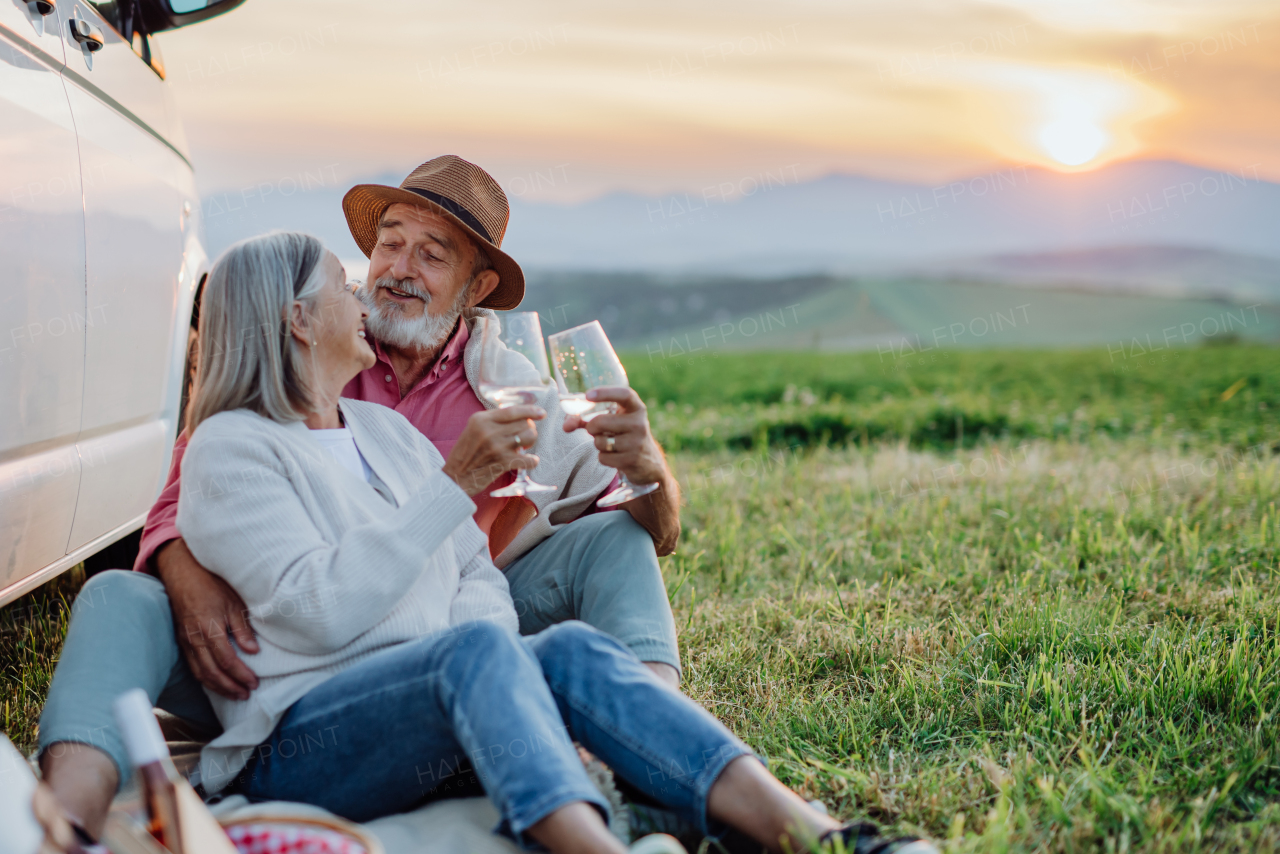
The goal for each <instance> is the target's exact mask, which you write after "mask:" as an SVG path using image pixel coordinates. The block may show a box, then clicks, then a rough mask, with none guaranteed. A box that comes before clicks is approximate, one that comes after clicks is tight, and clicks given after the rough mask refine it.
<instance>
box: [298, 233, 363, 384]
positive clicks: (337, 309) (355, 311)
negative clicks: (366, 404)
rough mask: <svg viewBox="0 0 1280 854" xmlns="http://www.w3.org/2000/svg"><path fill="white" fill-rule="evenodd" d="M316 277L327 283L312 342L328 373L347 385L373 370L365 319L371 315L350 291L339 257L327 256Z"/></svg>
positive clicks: (317, 303)
mask: <svg viewBox="0 0 1280 854" xmlns="http://www.w3.org/2000/svg"><path fill="white" fill-rule="evenodd" d="M315 275H318V276H324V277H325V283H324V286H323V287H322V288H321V289H320V292H319V293H318V294H316V297H315V302H314V303H313V305H312V313H313V314H312V325H311V330H312V333H313V335H312V338H313V340H314V341H315V342H316V343H315V345H314V346H313V349H314V350H315V354H316V356H317V357H318V358H319V360H320V361H321V363H322V364H323V365H324V372H325V373H326V374H327V375H328V376H329V377H331V378H332V380H333V381H334V382H337V381H338V380H341V382H342V384H343V385H346V383H347V382H348V381H349V380H351V379H352V378H353V377H354V376H355V375H356V374H358V373H360V372H361V371H363V370H364V369H365V368H371V367H373V363H374V361H375V357H374V355H373V348H371V347H370V346H369V342H368V341H366V340H365V338H364V335H365V331H364V319H365V318H366V317H368V316H369V311H368V309H366V308H365V307H364V303H362V302H361V301H360V299H359V297H357V296H356V295H355V293H354V291H352V290H351V289H350V288H348V287H347V273H346V271H345V270H343V269H342V264H341V262H339V261H338V256H336V255H334V254H333V253H332V252H325V254H324V260H323V261H321V262H320V267H319V268H318V269H317V271H316V273H315Z"/></svg>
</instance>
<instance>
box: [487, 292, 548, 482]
mask: <svg viewBox="0 0 1280 854" xmlns="http://www.w3.org/2000/svg"><path fill="white" fill-rule="evenodd" d="M476 323H477V325H480V324H483V326H482V328H481V329H479V330H477V331H479V332H480V335H481V340H480V394H482V395H484V397H485V399H486V400H488V401H490V402H491V403H493V405H494V406H497V407H498V408H499V409H506V408H507V407H509V406H517V405H519V404H522V403H523V404H536V403H537V402H538V401H539V400H541V399H542V396H543V395H544V394H546V393H547V390H548V389H550V388H551V370H550V368H548V367H547V348H546V346H545V345H544V344H543V343H542V325H541V324H540V323H539V322H538V313H537V312H536V311H513V312H510V313H508V314H507V315H506V316H505V317H504V318H503V319H502V320H499V319H498V318H496V317H480V318H478V319H477V321H476ZM516 452H517V453H520V454H523V453H524V448H522V447H520V446H519V445H517V446H516ZM555 488H556V487H554V486H547V485H546V484H542V483H535V482H534V480H533V478H531V477H529V472H528V471H527V470H526V469H520V471H519V473H518V474H517V475H516V479H515V482H514V483H512V484H511V485H510V486H504V487H502V488H501V489H495V490H494V491H493V492H490V493H489V494H490V495H492V496H493V497H494V498H507V497H508V496H512V495H526V494H528V493H530V492H549V491H552V490H554V489H555Z"/></svg>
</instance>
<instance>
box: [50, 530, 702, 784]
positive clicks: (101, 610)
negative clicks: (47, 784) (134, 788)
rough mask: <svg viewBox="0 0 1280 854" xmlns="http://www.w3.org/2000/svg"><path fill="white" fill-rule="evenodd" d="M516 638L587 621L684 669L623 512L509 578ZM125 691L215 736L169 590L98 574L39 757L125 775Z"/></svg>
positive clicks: (647, 562)
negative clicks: (82, 757) (58, 755)
mask: <svg viewBox="0 0 1280 854" xmlns="http://www.w3.org/2000/svg"><path fill="white" fill-rule="evenodd" d="M506 574H507V579H508V581H509V582H510V584H511V596H512V599H514V600H515V604H516V612H517V613H518V614H520V629H521V632H522V633H525V634H530V633H533V632H537V631H540V630H541V629H543V628H546V627H547V626H548V625H551V624H553V623H558V622H563V621H565V620H570V619H578V620H582V621H584V622H586V623H589V624H590V625H593V626H595V627H597V628H599V629H601V630H602V631H604V632H607V633H609V634H611V635H613V636H614V637H618V638H620V639H621V640H622V641H623V643H625V644H627V645H628V646H629V647H631V649H633V650H634V651H635V652H636V653H637V654H638V655H639V656H640V657H641V659H642V660H645V661H661V662H664V663H666V664H670V665H672V666H673V667H676V668H679V665H680V656H679V651H678V649H677V647H676V633H675V621H674V620H673V618H672V616H671V606H670V604H669V603H668V601H667V591H666V587H665V585H664V584H663V581H662V575H661V572H660V571H659V569H658V560H657V558H656V557H655V555H654V550H653V541H652V540H651V539H650V538H649V535H648V533H647V532H646V531H645V530H644V529H643V528H642V527H640V525H638V524H637V523H636V522H635V520H633V519H632V518H631V516H630V514H628V513H625V512H617V511H615V512H609V513H599V514H596V515H593V516H587V517H586V518H583V519H579V520H578V521H576V522H573V523H572V524H569V525H566V526H565V527H563V528H561V529H560V530H559V531H557V532H556V533H555V534H554V535H553V536H551V537H549V538H548V539H546V540H544V541H543V542H541V543H539V544H538V545H537V547H535V548H533V549H531V550H530V551H529V553H528V554H526V555H524V556H523V557H521V558H520V559H519V560H517V561H514V562H513V563H512V564H511V565H509V566H508V567H507V569H506ZM131 688H142V689H143V690H145V691H146V692H147V696H148V697H150V698H151V702H152V703H154V704H155V705H156V706H157V707H159V708H161V709H164V710H165V711H167V712H170V713H172V714H174V715H177V716H179V717H181V718H185V719H187V720H188V721H191V722H192V723H194V724H197V725H201V726H204V727H207V728H212V729H214V730H215V731H217V730H219V729H220V728H221V727H220V726H219V724H218V720H217V718H216V717H215V716H214V714H213V709H212V707H211V706H210V705H209V701H208V698H206V697H205V694H204V689H202V688H201V687H200V684H199V683H198V682H197V681H196V679H195V677H194V676H192V675H191V671H190V670H189V669H188V668H187V664H186V661H184V660H183V658H182V655H181V653H180V652H179V649H178V644H177V642H176V641H175V640H174V636H173V616H172V613H171V612H170V610H169V598H168V597H167V596H166V595H165V592H164V585H162V584H161V583H160V582H159V581H158V580H157V579H155V578H153V577H151V576H149V575H144V574H142V573H138V572H127V571H121V570H112V571H109V572H104V573H101V574H100V575H96V576H94V577H93V578H91V579H89V581H88V582H87V583H86V584H85V586H84V588H83V589H82V590H81V591H80V595H79V596H78V597H76V602H75V605H74V607H73V609H72V616H71V625H70V626H69V627H68V629H67V639H66V642H65V643H64V644H63V647H62V654H61V657H60V659H59V662H58V668H57V670H56V671H55V673H54V677H53V684H52V685H50V686H49V697H48V699H47V701H46V702H45V707H44V713H43V714H42V715H41V716H40V750H41V751H44V750H46V749H48V748H49V746H50V745H55V746H54V748H53V750H54V751H55V752H62V751H74V750H79V749H81V748H80V747H79V745H82V744H89V745H92V746H94V747H96V748H98V749H100V750H102V751H104V752H106V753H107V754H108V755H109V756H110V757H111V758H112V759H113V760H114V761H115V763H116V767H117V768H118V769H119V771H120V783H121V785H123V784H124V783H125V782H126V781H127V780H128V779H129V775H130V773H131V769H130V767H129V761H128V756H127V755H126V753H125V750H124V743H123V742H122V741H121V740H120V736H119V733H118V732H117V731H116V725H115V719H114V717H113V716H112V711H111V703H112V701H113V700H115V698H116V697H118V696H120V695H121V694H123V693H124V692H125V691H128V690H130V689H131Z"/></svg>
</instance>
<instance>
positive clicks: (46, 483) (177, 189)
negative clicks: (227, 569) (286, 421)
mask: <svg viewBox="0 0 1280 854" xmlns="http://www.w3.org/2000/svg"><path fill="white" fill-rule="evenodd" d="M242 2H244V0H220V2H219V0H94V2H87V0H31V2H28V0H0V604H4V603H5V602H8V601H10V600H12V599H14V598H16V597H18V596H20V595H22V594H23V593H25V592H27V591H28V590H31V589H33V588H35V587H37V586H38V585H40V584H42V583H43V582H45V581H47V580H48V579H50V578H52V577H54V576H55V575H57V574H58V573H59V572H62V571H63V570H64V569H67V568H68V567H71V566H73V565H75V564H77V563H79V562H80V561H82V560H84V559H85V558H87V557H89V556H91V555H93V554H95V553H97V552H99V551H100V550H102V549H103V548H105V547H107V546H109V545H111V544H112V543H114V542H116V541H117V540H119V539H121V538H122V537H125V536H126V535H129V534H131V533H132V532H134V531H137V530H138V529H139V528H141V526H142V524H143V521H144V520H145V518H146V513H147V510H148V508H149V507H150V505H151V502H152V501H153V500H154V499H155V497H156V495H157V494H158V492H159V489H160V487H161V485H162V484H163V480H164V477H165V474H166V470H167V467H168V463H169V455H170V452H171V451H172V448H173V441H174V438H175V437H176V434H177V432H178V416H179V411H180V407H181V398H182V395H183V391H184V388H185V384H186V377H185V371H184V366H185V362H186V357H187V350H188V346H189V338H190V337H191V334H192V332H191V322H192V305H193V302H194V298H195V294H196V289H197V287H198V286H199V284H200V283H201V282H202V280H203V277H204V275H205V272H206V270H207V268H208V265H209V259H208V257H207V255H206V253H205V249H204V239H203V228H202V224H201V222H200V203H199V199H198V198H197V197H196V188H195V182H194V179H193V176H192V172H191V162H190V160H189V158H188V155H187V143H186V139H185V138H184V136H183V132H182V126H181V124H180V123H179V121H178V114H177V111H176V110H175V108H174V102H173V96H172V93H171V92H170V89H169V86H168V85H167V84H166V83H165V80H164V76H165V74H164V64H163V61H162V60H161V58H160V54H159V51H158V49H157V47H156V44H155V42H154V41H153V40H152V39H151V38H150V36H151V35H152V34H154V33H157V32H160V31H161V30H165V29H172V28H174V27H180V26H185V25H187V24H192V23H195V22H197V21H201V20H204V19H206V18H210V17H213V16H214V15H219V14H222V13H223V12H227V11H229V10H231V9H233V8H235V7H236V6H238V5H240V3H242Z"/></svg>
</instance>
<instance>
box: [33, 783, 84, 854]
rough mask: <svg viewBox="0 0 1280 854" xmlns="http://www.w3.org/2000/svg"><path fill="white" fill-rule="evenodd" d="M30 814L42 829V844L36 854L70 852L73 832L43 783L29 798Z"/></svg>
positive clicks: (64, 853) (73, 839)
mask: <svg viewBox="0 0 1280 854" xmlns="http://www.w3.org/2000/svg"><path fill="white" fill-rule="evenodd" d="M31 812H32V814H33V815H35V817H36V821H37V822H38V823H39V825H40V826H41V827H42V828H44V842H42V843H41V844H40V848H39V851H38V854H66V852H68V851H70V850H71V843H72V842H74V841H75V838H76V836H75V831H73V830H72V829H71V824H70V823H69V822H68V821H67V818H66V816H64V815H63V814H62V808H61V807H60V806H58V800H57V798H55V797H54V795H53V790H52V789H50V788H49V787H48V786H47V785H45V784H44V783H40V784H38V785H37V786H36V790H35V792H34V793H33V794H32V796H31Z"/></svg>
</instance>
